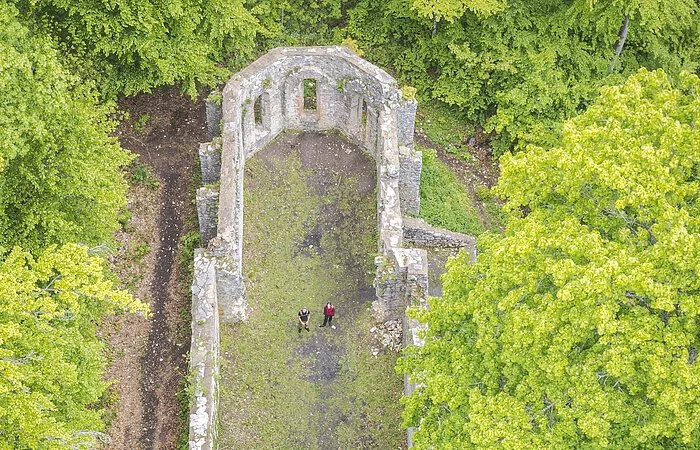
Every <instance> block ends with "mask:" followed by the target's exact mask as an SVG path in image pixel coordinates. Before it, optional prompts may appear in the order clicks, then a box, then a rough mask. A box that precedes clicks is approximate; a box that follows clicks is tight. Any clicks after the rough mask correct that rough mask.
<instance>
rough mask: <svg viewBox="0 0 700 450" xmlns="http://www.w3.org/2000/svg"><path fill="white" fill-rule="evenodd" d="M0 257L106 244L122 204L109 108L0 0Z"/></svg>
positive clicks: (121, 156)
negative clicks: (20, 250) (16, 251)
mask: <svg viewBox="0 0 700 450" xmlns="http://www.w3.org/2000/svg"><path fill="white" fill-rule="evenodd" d="M0 55H2V57H1V58H0V104H1V105H2V109H1V110H0V160H1V170H2V172H1V176H0V254H4V253H6V252H7V251H9V250H10V249H11V248H12V247H13V246H15V245H19V246H22V247H24V248H25V249H27V250H29V251H32V252H33V251H36V250H39V249H41V248H44V247H45V246H47V245H49V244H51V243H62V242H83V243H86V244H89V245H93V244H97V243H100V242H104V241H106V240H109V239H110V236H111V233H112V232H113V231H114V230H115V229H116V228H117V213H118V210H119V208H121V207H123V206H125V203H126V199H125V190H126V184H125V182H124V180H123V176H122V174H121V173H120V171H119V170H120V167H121V166H122V165H124V164H126V163H127V162H128V161H129V160H130V158H131V156H130V155H129V154H128V153H127V152H126V151H124V150H122V149H121V148H120V147H119V145H118V143H117V141H116V139H115V138H114V137H110V136H109V133H111V132H112V131H113V129H114V125H115V123H114V121H112V120H110V119H108V117H107V115H108V114H110V113H112V111H113V107H112V105H110V104H99V103H98V101H97V99H96V96H95V93H94V90H92V89H91V88H90V86H89V85H84V84H80V83H79V80H78V79H77V77H76V76H74V75H71V74H70V73H68V72H67V71H66V70H65V69H64V68H63V67H62V66H61V64H60V62H59V60H60V57H59V55H58V54H57V52H56V51H55V50H54V49H53V48H52V45H51V43H50V42H49V41H48V40H47V39H43V38H42V37H41V36H39V35H37V34H36V33H31V32H30V31H29V29H28V28H26V27H25V26H23V25H22V24H21V23H20V22H19V20H18V18H17V11H16V10H15V8H14V7H12V6H11V5H8V4H7V3H5V2H2V1H0Z"/></svg>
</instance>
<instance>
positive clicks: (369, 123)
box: [189, 46, 475, 450]
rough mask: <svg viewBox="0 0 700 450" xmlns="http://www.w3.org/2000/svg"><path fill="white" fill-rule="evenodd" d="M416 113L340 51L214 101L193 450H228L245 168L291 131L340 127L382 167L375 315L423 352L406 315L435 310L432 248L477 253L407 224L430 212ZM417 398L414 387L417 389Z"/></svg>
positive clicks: (201, 210)
mask: <svg viewBox="0 0 700 450" xmlns="http://www.w3.org/2000/svg"><path fill="white" fill-rule="evenodd" d="M217 97H218V101H217ZM416 106H417V104H416V101H415V99H406V98H404V97H403V95H402V91H401V90H400V89H399V87H398V85H397V83H396V81H395V80H394V79H393V78H392V77H391V76H390V75H389V74H387V73H386V72H385V71H383V70H382V69H380V68H378V67H376V66H374V65H372V64H370V63H369V62H367V61H365V60H363V59H362V58H360V57H359V56H357V55H356V54H355V53H353V52H352V51H350V50H349V49H347V48H345V47H338V46H332V47H301V48H299V47H287V48H276V49H274V50H271V51H270V52H268V53H267V54H266V55H264V56H262V57H261V58H259V59H258V60H257V61H255V62H254V63H252V64H251V65H250V66H248V67H247V68H246V69H244V70H242V71H241V72H239V73H238V74H236V75H235V76H234V77H233V78H231V80H230V81H229V82H228V83H227V84H226V86H225V88H224V90H223V99H222V100H221V97H220V96H212V97H210V99H209V101H208V103H207V120H208V125H209V126H208V130H209V134H210V138H211V142H208V143H204V144H201V145H200V148H199V156H200V162H201V169H202V181H203V184H204V186H203V187H201V188H200V189H199V190H198V191H197V210H198V214H199V226H200V233H201V237H202V244H203V245H204V246H206V248H200V249H197V250H196V252H195V262H194V265H195V267H194V281H193V285H192V344H191V350H190V372H191V383H192V386H193V389H194V398H193V400H192V404H191V410H190V436H189V448H190V449H192V450H194V449H197V450H208V449H214V448H216V437H217V433H216V426H217V402H218V386H217V383H218V368H219V361H218V360H219V323H220V322H221V321H224V322H236V321H242V320H246V319H247V317H248V306H247V303H246V300H245V286H244V283H243V277H242V254H243V248H242V242H243V207H244V205H243V175H244V166H245V162H246V160H248V159H249V158H250V157H251V156H253V155H254V154H255V153H256V152H257V151H258V150H260V149H262V148H264V147H265V146H266V145H267V144H268V143H269V142H270V141H271V140H272V139H274V138H275V137H276V136H277V135H278V134H279V133H280V132H282V131H284V130H312V131H323V130H338V131H340V132H341V133H342V134H344V135H345V136H346V137H347V138H348V139H349V140H351V141H352V142H354V143H356V144H357V145H359V146H360V147H361V148H362V149H364V150H365V151H366V152H367V154H368V155H369V156H371V157H372V159H374V161H375V162H376V168H377V219H378V229H379V242H378V253H379V255H380V256H378V257H376V258H375V264H376V266H377V275H376V278H375V283H374V284H375V288H376V300H375V301H374V302H373V309H374V311H375V315H376V317H377V318H378V320H380V321H386V320H401V321H403V330H404V331H403V334H404V344H405V345H408V344H418V345H419V344H420V339H419V337H418V330H419V329H420V325H419V324H417V323H413V322H412V321H408V319H406V317H405V310H406V308H407V306H409V305H422V306H427V303H426V301H425V296H426V292H427V287H428V264H427V255H426V250H425V249H424V248H425V247H431V246H433V247H459V248H466V249H468V251H469V252H470V253H471V254H472V255H473V256H474V252H475V245H474V239H473V238H471V237H469V236H465V235H460V234H456V233H451V232H448V231H446V230H439V229H435V228H433V227H430V226H427V225H426V224H425V223H424V222H422V221H421V220H419V219H413V218H406V217H404V216H405V215H409V216H410V215H412V216H415V215H417V214H418V212H419V206H420V196H419V185H420V174H421V167H422V155H421V153H420V152H417V151H415V149H414V147H413V131H414V119H415V113H416ZM219 134H220V136H218V135H219ZM411 245H419V246H421V247H423V248H411ZM406 390H407V392H410V391H411V390H412V386H410V384H409V383H408V382H407V381H406ZM410 434H411V433H410V431H409V442H410Z"/></svg>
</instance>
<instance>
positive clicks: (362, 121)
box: [360, 98, 367, 127]
mask: <svg viewBox="0 0 700 450" xmlns="http://www.w3.org/2000/svg"><path fill="white" fill-rule="evenodd" d="M361 102H362V113H361V115H360V125H361V126H362V127H364V126H366V125H367V103H366V102H365V99H364V98H363V99H362V100H361Z"/></svg>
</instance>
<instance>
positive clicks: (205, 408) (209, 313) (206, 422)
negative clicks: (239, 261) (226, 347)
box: [189, 249, 219, 450]
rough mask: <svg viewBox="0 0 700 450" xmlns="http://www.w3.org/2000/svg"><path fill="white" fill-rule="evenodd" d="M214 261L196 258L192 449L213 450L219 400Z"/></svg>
mask: <svg viewBox="0 0 700 450" xmlns="http://www.w3.org/2000/svg"><path fill="white" fill-rule="evenodd" d="M215 273H216V272H215V267H214V260H213V259H212V258H210V257H209V255H207V254H206V251H205V250H202V249H198V250H196V252H195V257H194V279H193V281H192V344H191V347H190V374H191V375H190V376H191V378H190V382H191V383H192V389H193V392H194V398H193V400H192V404H191V408H190V433H189V448H190V450H213V449H214V448H215V447H214V443H215V442H216V421H217V407H218V400H219V390H218V379H219V376H218V375H219V309H218V308H219V307H218V302H217V295H216V276H215Z"/></svg>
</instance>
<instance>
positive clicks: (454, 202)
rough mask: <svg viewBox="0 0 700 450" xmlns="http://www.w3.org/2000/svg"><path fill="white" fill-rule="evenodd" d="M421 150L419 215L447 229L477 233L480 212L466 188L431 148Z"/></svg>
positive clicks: (480, 231) (479, 232)
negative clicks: (421, 168) (421, 167)
mask: <svg viewBox="0 0 700 450" xmlns="http://www.w3.org/2000/svg"><path fill="white" fill-rule="evenodd" d="M419 150H421V151H422V152H423V172H422V173H421V180H420V202H421V203H420V217H421V218H423V219H425V221H426V222H428V223H429V224H431V225H434V226H437V227H441V228H447V229H448V230H452V231H457V232H460V233H466V234H470V235H474V236H475V235H478V234H481V233H483V232H484V231H485V229H484V226H483V225H482V223H481V220H480V219H479V212H478V211H477V210H476V208H475V207H474V206H473V204H472V200H471V196H470V195H469V192H467V189H466V188H465V187H464V186H463V185H462V184H461V183H460V182H459V181H458V180H457V178H456V177H455V175H454V174H453V173H452V171H451V170H450V168H449V167H447V166H446V165H445V164H444V163H443V162H441V161H440V160H439V159H438V158H437V156H436V154H435V151H434V150H431V149H427V148H419Z"/></svg>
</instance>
